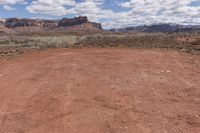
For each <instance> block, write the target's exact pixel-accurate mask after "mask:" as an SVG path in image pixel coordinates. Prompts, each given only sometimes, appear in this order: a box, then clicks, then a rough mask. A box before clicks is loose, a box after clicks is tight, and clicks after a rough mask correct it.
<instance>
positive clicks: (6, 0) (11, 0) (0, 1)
mask: <svg viewBox="0 0 200 133" xmlns="http://www.w3.org/2000/svg"><path fill="white" fill-rule="evenodd" d="M24 2H26V1H25V0H0V5H15V4H18V3H24Z"/></svg>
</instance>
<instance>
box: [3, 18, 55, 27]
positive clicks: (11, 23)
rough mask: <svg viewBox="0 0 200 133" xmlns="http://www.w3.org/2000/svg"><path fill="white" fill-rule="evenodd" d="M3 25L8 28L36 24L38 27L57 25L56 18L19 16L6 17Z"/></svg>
mask: <svg viewBox="0 0 200 133" xmlns="http://www.w3.org/2000/svg"><path fill="white" fill-rule="evenodd" d="M5 26H6V27H8V28H15V27H26V26H38V27H49V28H54V27H57V26H58V21H56V20H41V19H26V18H24V19H19V18H8V19H6V22H5Z"/></svg>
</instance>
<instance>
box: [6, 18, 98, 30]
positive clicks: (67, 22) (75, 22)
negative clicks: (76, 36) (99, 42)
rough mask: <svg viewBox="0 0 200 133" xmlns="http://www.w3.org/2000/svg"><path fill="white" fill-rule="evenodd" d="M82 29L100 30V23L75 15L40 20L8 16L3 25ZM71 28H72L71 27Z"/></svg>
mask: <svg viewBox="0 0 200 133" xmlns="http://www.w3.org/2000/svg"><path fill="white" fill-rule="evenodd" d="M83 24H84V29H86V30H87V25H88V26H89V27H88V29H92V28H91V27H93V29H97V30H102V27H101V24H100V23H94V22H89V20H88V18H87V17H82V16H80V17H75V18H71V19H68V18H63V19H61V20H42V19H26V18H24V19H19V18H8V19H6V21H5V26H6V27H7V28H17V27H41V28H45V29H48V28H59V27H74V26H76V27H83V26H81V25H83ZM71 29H72V30H73V28H71Z"/></svg>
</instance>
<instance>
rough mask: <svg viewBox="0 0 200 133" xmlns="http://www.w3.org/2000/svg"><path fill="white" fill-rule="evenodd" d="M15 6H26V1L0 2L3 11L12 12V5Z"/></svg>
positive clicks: (0, 0) (2, 0) (10, 0)
mask: <svg viewBox="0 0 200 133" xmlns="http://www.w3.org/2000/svg"><path fill="white" fill-rule="evenodd" d="M16 4H27V2H26V0H0V5H3V6H2V7H3V9H4V10H7V11H13V10H15V8H13V7H12V6H13V5H16Z"/></svg>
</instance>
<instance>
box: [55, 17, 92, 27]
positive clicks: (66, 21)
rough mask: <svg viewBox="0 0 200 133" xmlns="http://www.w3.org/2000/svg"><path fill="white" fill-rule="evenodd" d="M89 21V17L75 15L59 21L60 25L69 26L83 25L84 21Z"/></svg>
mask: <svg viewBox="0 0 200 133" xmlns="http://www.w3.org/2000/svg"><path fill="white" fill-rule="evenodd" d="M87 22H89V21H88V19H87V17H85V16H84V17H82V16H80V17H75V18H63V19H61V20H60V21H59V22H58V27H67V26H74V25H81V24H83V23H87Z"/></svg>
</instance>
